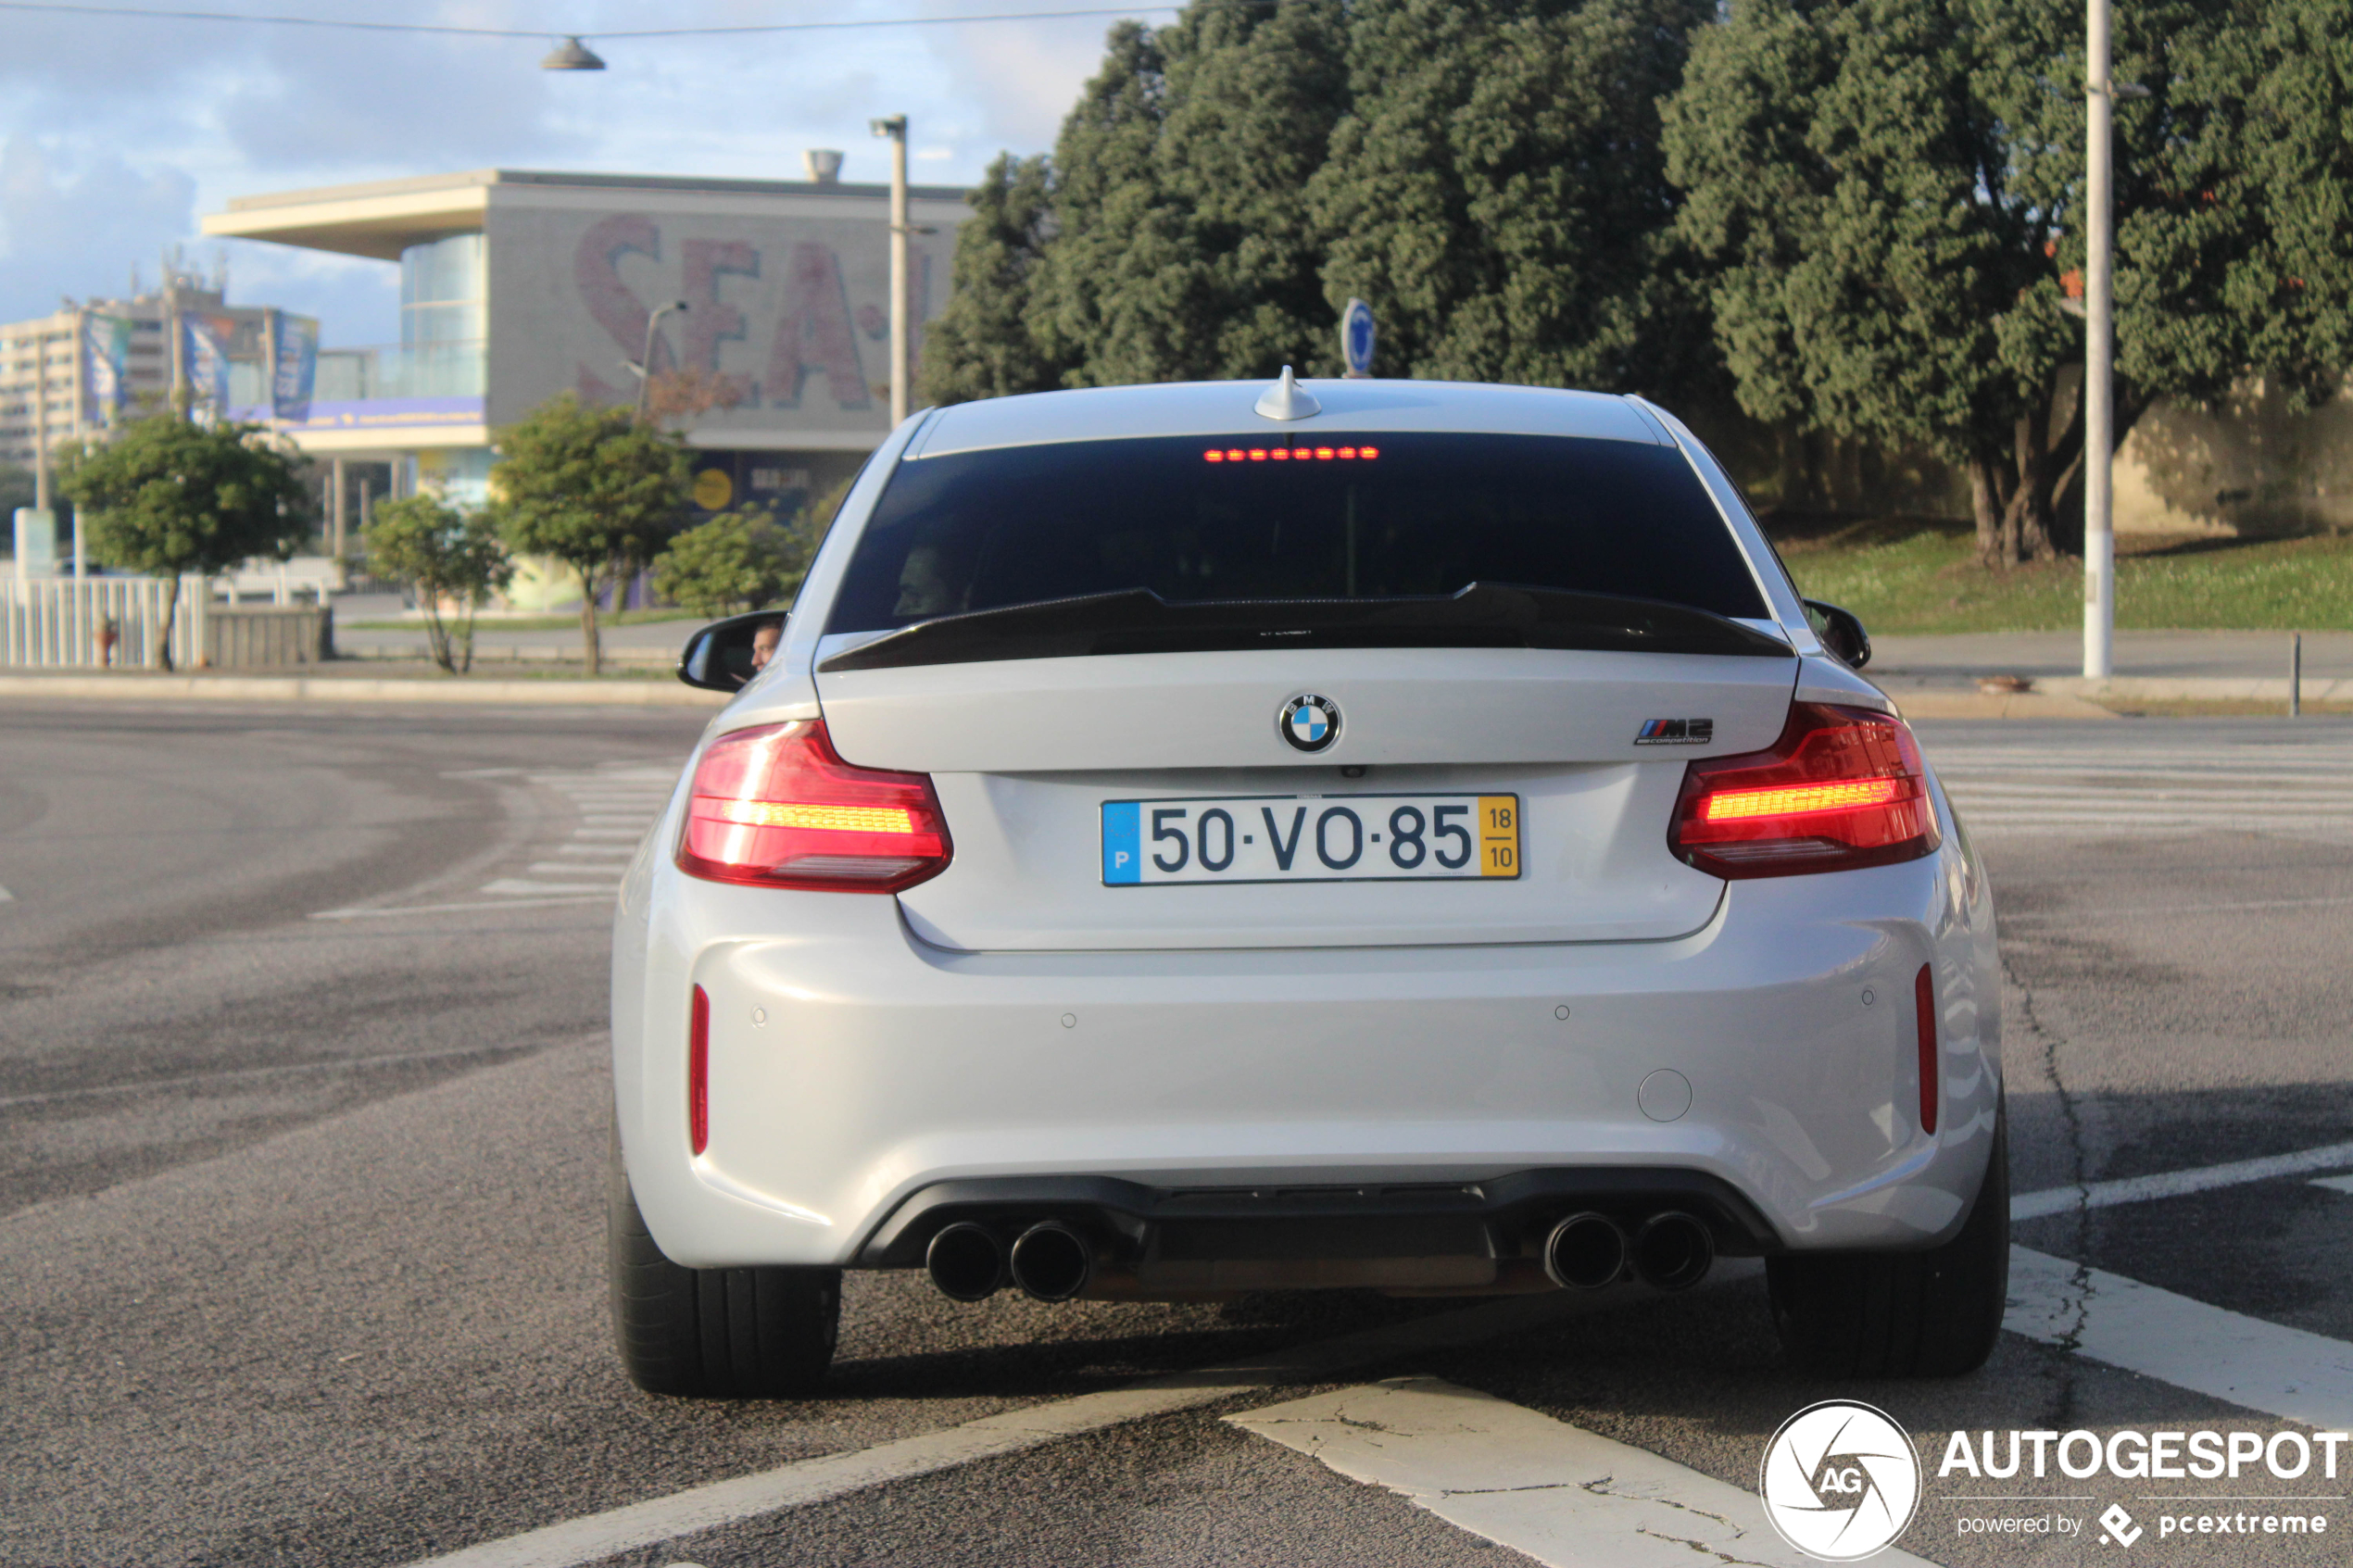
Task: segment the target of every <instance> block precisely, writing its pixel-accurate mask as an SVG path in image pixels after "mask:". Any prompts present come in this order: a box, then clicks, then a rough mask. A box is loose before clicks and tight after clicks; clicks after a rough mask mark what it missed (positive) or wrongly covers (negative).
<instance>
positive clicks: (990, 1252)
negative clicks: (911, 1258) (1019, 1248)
mask: <svg viewBox="0 0 2353 1568" xmlns="http://www.w3.org/2000/svg"><path fill="white" fill-rule="evenodd" d="M924 1269H925V1272H926V1273H929V1274H930V1275H931V1283H932V1284H933V1285H935V1286H938V1287H939V1293H940V1294H941V1295H942V1296H945V1297H947V1298H949V1299H950V1300H951V1301H986V1300H987V1299H988V1298H989V1297H991V1296H994V1295H995V1294H996V1293H997V1287H998V1286H1001V1285H1003V1284H1004V1283H1005V1248H1004V1245H1003V1244H1002V1243H1001V1242H1000V1241H999V1240H998V1239H997V1238H996V1236H993V1235H992V1234H990V1233H989V1231H988V1229H987V1227H985V1226H981V1225H975V1224H974V1223H972V1222H971V1221H969V1220H963V1221H960V1222H958V1223H955V1224H952V1225H948V1226H945V1227H943V1228H942V1229H941V1230H940V1232H939V1234H938V1235H937V1236H933V1237H932V1238H931V1245H930V1246H929V1247H926V1248H924Z"/></svg>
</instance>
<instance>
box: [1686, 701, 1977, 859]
mask: <svg viewBox="0 0 2353 1568" xmlns="http://www.w3.org/2000/svg"><path fill="white" fill-rule="evenodd" d="M1940 842H1942V839H1941V837H1940V835H1939V834H1938V831H1937V826H1936V810H1935V807H1934V806H1933V805H1932V804H1931V801H1930V799H1929V794H1928V769H1927V765H1926V764H1925V763H1923V762H1922V761H1921V760H1920V748H1919V743H1918V742H1916V741H1915V740H1913V739H1912V732H1911V729H1910V727H1909V726H1907V725H1906V723H1905V722H1904V721H1902V720H1901V719H1897V718H1894V717H1893V716H1891V715H1889V714H1885V713H1875V712H1872V711H1870V710H1869V709H1859V708H1831V707H1826V706H1823V705H1821V704H1818V703H1806V702H1801V703H1796V704H1793V705H1792V707H1791V709H1790V713H1789V722H1788V724H1787V725H1786V726H1785V727H1784V728H1783V729H1782V731H1781V738H1780V740H1779V741H1777V742H1776V743H1774V746H1773V748H1772V749H1771V750H1769V751H1753V752H1749V753H1747V754H1745V755H1743V756H1739V757H1718V758H1712V759H1708V760H1706V761H1704V762H1694V763H1692V765H1691V766H1690V767H1689V768H1687V769H1686V770H1685V771H1684V773H1683V792H1682V795H1681V797H1680V798H1679V799H1678V800H1677V801H1676V803H1675V822H1674V825H1673V826H1672V827H1671V828H1669V829H1668V831H1667V845H1668V847H1670V848H1672V849H1673V850H1674V851H1675V855H1676V858H1677V859H1680V860H1683V861H1684V862H1686V863H1687V864H1690V865H1692V866H1696V867H1697V868H1699V869H1700V870H1701V871H1704V872H1710V873H1711V874H1713V875H1716V876H1720V877H1726V878H1745V877H1760V876H1794V875H1797V874H1799V873H1800V872H1835V871H1852V870H1855V869H1856V868H1858V867H1862V866H1884V865H1892V864H1894V862H1896V861H1898V860H1915V859H1919V858H1920V857H1921V856H1923V855H1927V854H1931V853H1933V852H1934V850H1935V848H1936V847H1937V845H1938V844H1939V843H1940Z"/></svg>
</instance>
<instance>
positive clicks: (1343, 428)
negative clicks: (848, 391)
mask: <svg viewBox="0 0 2353 1568" xmlns="http://www.w3.org/2000/svg"><path fill="white" fill-rule="evenodd" d="M1272 384H1274V383H1271V382H1265V381H1228V382H1176V383H1164V384H1160V385H1153V386H1104V387H1089V388H1086V389H1083V390H1078V391H1071V392H1032V393H1025V394H1021V395H1016V396H1012V397H990V398H986V399H983V400H982V401H979V402H976V403H958V404H954V405H952V406H950V407H949V408H942V409H940V410H939V411H938V412H937V413H935V414H934V415H933V416H932V417H931V419H930V420H929V421H928V422H927V423H926V424H925V428H924V429H922V430H921V431H918V432H917V433H916V434H915V438H914V440H913V441H912V443H910V445H909V446H908V449H907V453H906V456H907V457H908V458H911V459H912V458H937V457H940V456H942V455H944V454H947V453H951V452H977V451H984V450H987V449H988V448H990V447H1000V446H1033V445H1045V444H1048V443H1054V442H1064V441H1117V440H1123V439H1130V438H1135V437H1141V436H1154V435H1187V436H1216V437H1220V438H1223V439H1240V440H1246V441H1251V440H1254V441H1265V440H1268V439H1270V438H1272V437H1275V436H1279V435H1285V434H1290V435H1300V436H1305V437H1307V438H1309V439H1310V440H1320V439H1322V438H1324V436H1325V435H1326V434H1327V433H1328V434H1330V435H1332V436H1340V435H1359V434H1373V433H1388V434H1393V433H1399V432H1409V431H1418V432H1440V433H1465V434H1485V435H1573V436H1584V437H1587V438H1590V439H1596V440H1603V441H1632V442H1639V443H1641V444H1642V445H1652V446H1656V445H1672V441H1671V438H1670V437H1669V436H1668V435H1667V433H1666V431H1665V430H1664V429H1663V428H1662V427H1661V426H1660V425H1659V424H1658V423H1657V422H1656V421H1655V420H1653V419H1651V418H1650V416H1649V415H1647V414H1645V413H1644V412H1643V411H1642V408H1640V407H1639V406H1638V405H1637V404H1636V403H1635V402H1634V401H1633V400H1632V399H1630V398H1626V397H1619V396H1616V395H1611V394H1606V393H1599V392H1564V391H1560V390H1558V389H1556V388H1553V387H1541V386H1494V385H1490V384H1487V383H1478V382H1433V381H1378V380H1366V381H1323V380H1318V381H1302V382H1301V383H1299V386H1300V388H1301V390H1302V391H1304V392H1306V393H1307V394H1308V395H1311V396H1313V397H1314V398H1315V401H1316V402H1317V403H1319V404H1321V405H1322V411H1321V412H1320V413H1318V414H1315V415H1314V416H1312V417H1310V418H1308V419H1303V420H1271V419H1268V418H1266V417H1265V415H1263V414H1260V413H1259V412H1257V408H1256V405H1257V402H1258V399H1259V397H1260V395H1262V394H1264V393H1265V391H1266V389H1267V388H1268V387H1269V386H1271V385H1272Z"/></svg>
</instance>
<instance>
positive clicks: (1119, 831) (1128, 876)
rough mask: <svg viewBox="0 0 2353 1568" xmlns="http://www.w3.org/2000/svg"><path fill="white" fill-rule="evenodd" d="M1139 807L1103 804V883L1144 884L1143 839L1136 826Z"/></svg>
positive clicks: (1122, 802)
mask: <svg viewBox="0 0 2353 1568" xmlns="http://www.w3.org/2000/svg"><path fill="white" fill-rule="evenodd" d="M1138 805H1139V803H1138V802H1136V801H1133V800H1106V801H1104V802H1103V881H1104V882H1105V883H1106V884H1109V883H1122V882H1141V881H1142V880H1143V871H1144V864H1143V860H1142V859H1141V856H1142V853H1143V851H1142V848H1141V844H1142V839H1141V837H1140V835H1139V829H1138V827H1137V825H1136V820H1137V817H1138V814H1139V813H1138Z"/></svg>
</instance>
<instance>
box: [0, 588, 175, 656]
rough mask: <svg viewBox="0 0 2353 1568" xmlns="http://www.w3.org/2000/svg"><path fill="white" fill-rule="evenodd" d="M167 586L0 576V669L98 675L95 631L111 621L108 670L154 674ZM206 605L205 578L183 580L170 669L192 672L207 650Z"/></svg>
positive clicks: (101, 649)
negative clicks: (95, 672) (198, 656)
mask: <svg viewBox="0 0 2353 1568" xmlns="http://www.w3.org/2000/svg"><path fill="white" fill-rule="evenodd" d="M170 588H171V584H170V582H169V581H168V580H166V579H163V578H157V577H85V578H79V579H77V578H72V577H13V576H10V577H0V666H10V667H14V668H17V669H30V670H97V669H103V668H105V667H106V666H107V663H108V662H109V659H108V657H107V649H106V647H105V646H104V645H103V644H102V643H101V641H100V633H101V632H102V631H103V629H104V628H105V626H106V623H107V621H113V622H114V626H115V633H116V641H115V644H114V646H113V649H112V659H111V662H112V663H113V665H114V666H115V667H116V668H119V669H142V668H145V669H155V668H157V667H159V666H160V664H161V663H162V660H161V659H160V658H159V657H158V656H159V655H160V654H161V652H162V646H161V644H162V638H163V622H164V612H165V609H166V607H167V603H168V596H169V594H170ZM211 599H212V591H211V586H210V584H209V583H207V582H206V580H205V579H204V578H202V577H197V576H193V575H192V576H187V577H183V578H182V579H181V580H180V614H179V617H178V620H177V622H176V623H175V624H174V625H173V626H172V628H171V661H172V664H173V666H174V667H175V668H177V669H181V670H190V669H194V668H195V664H196V654H197V650H199V649H202V648H204V647H206V646H208V643H207V637H206V631H207V627H206V624H205V623H206V620H207V617H208V614H209V613H210V610H211Z"/></svg>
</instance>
